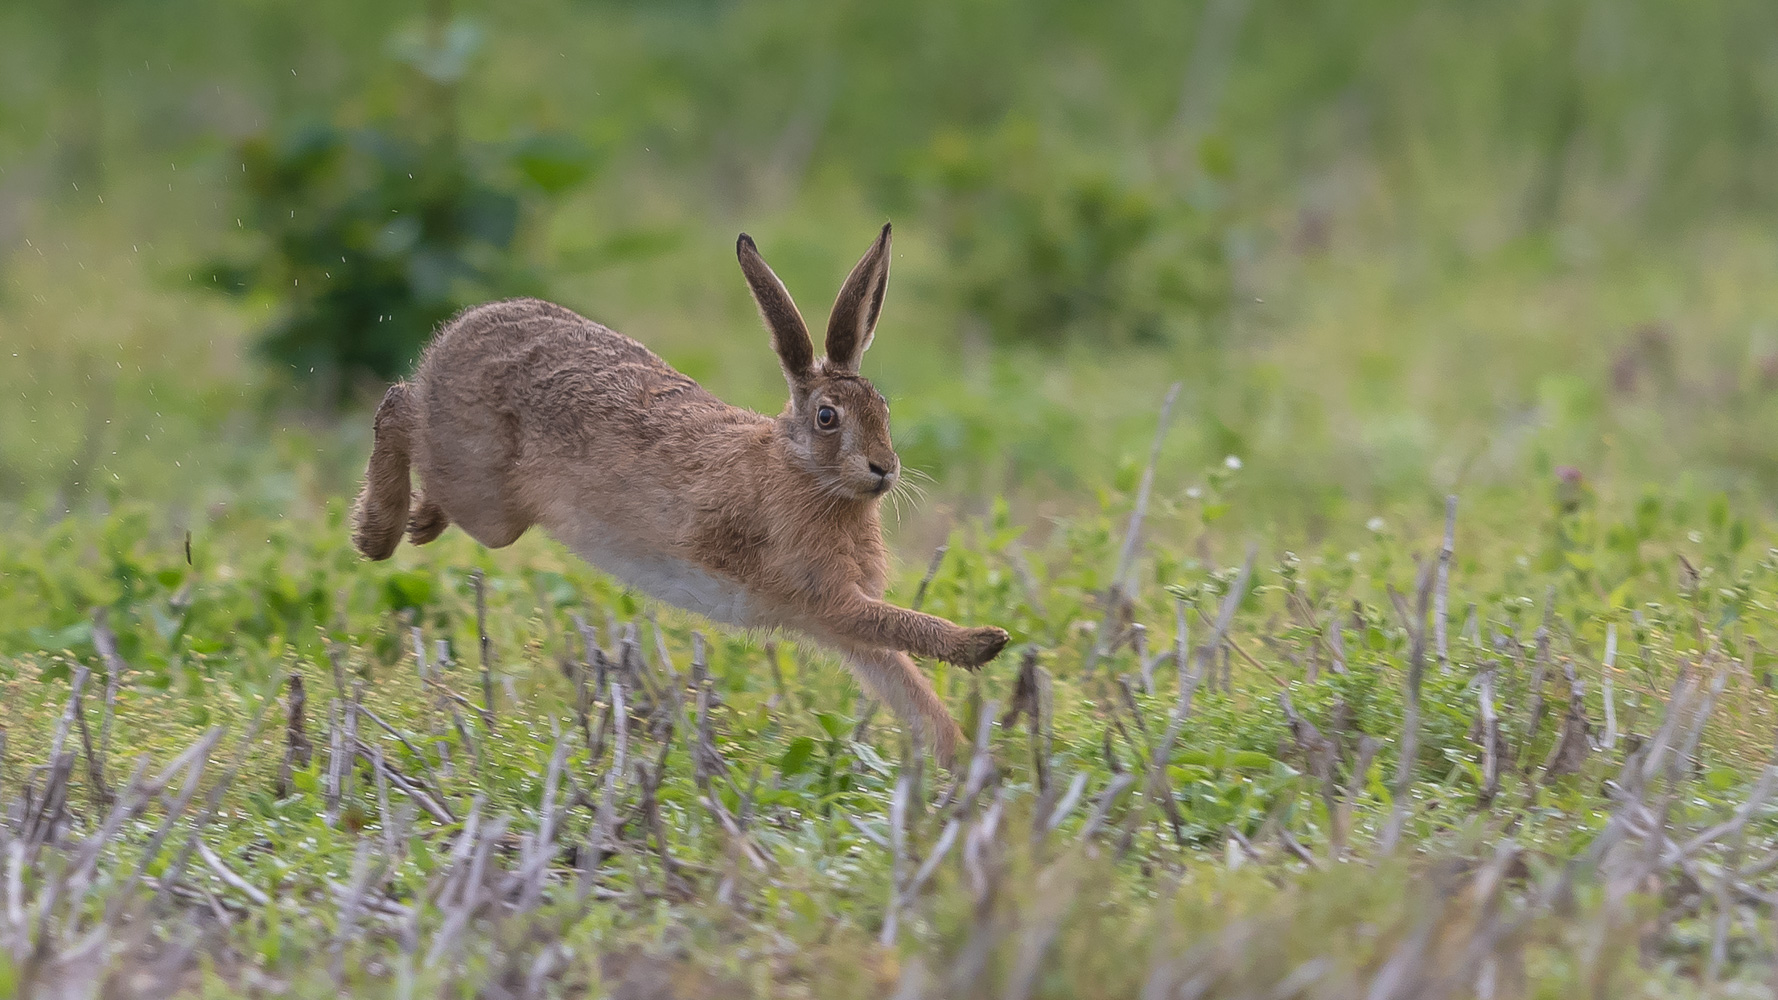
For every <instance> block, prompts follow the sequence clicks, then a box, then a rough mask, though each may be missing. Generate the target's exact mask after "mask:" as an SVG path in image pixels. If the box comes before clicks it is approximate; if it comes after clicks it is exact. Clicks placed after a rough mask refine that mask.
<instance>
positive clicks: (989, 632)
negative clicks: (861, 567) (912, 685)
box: [817, 594, 1008, 669]
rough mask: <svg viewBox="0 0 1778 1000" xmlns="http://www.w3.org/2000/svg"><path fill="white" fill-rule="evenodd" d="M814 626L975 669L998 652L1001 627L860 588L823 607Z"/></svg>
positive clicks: (1002, 639)
mask: <svg viewBox="0 0 1778 1000" xmlns="http://www.w3.org/2000/svg"><path fill="white" fill-rule="evenodd" d="M817 624H818V630H820V631H826V632H830V633H833V634H834V635H836V636H837V637H840V638H843V639H849V640H852V641H854V642H861V643H867V644H869V645H872V646H887V647H889V648H890V649H901V650H906V651H907V652H910V653H913V654H914V655H915V656H927V657H931V658H932V659H935V660H944V661H945V662H946V663H955V664H957V665H958V666H962V667H969V668H971V669H974V668H976V667H979V666H981V665H982V664H984V663H986V662H988V661H989V660H992V659H993V658H994V657H996V656H999V655H1000V651H1001V650H1002V649H1004V648H1005V647H1006V641H1007V638H1008V636H1007V634H1006V630H1005V629H1000V628H994V627H992V626H986V627H982V628H964V627H963V626H961V625H958V624H955V623H954V622H949V621H946V620H945V619H943V618H940V617H938V616H937V615H929V614H924V613H922V612H919V611H910V610H908V609H907V608H902V607H897V606H895V605H893V604H890V603H888V602H886V601H879V600H875V599H873V598H869V597H865V596H863V595H862V594H860V595H858V596H856V597H855V598H854V599H852V600H849V601H845V602H844V603H841V604H838V605H836V606H834V607H831V608H828V609H826V613H825V614H823V615H821V618H820V621H819V622H818V623H817Z"/></svg>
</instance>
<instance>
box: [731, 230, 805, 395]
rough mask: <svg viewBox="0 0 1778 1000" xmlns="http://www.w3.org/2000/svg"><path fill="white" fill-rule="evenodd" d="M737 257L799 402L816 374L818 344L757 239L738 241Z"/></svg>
mask: <svg viewBox="0 0 1778 1000" xmlns="http://www.w3.org/2000/svg"><path fill="white" fill-rule="evenodd" d="M735 256H736V257H738V258H739V259H740V261H741V273H742V274H744V275H746V276H747V287H748V288H750V289H752V290H753V301H754V303H755V304H757V305H758V306H759V315H760V317H761V318H763V319H764V320H765V321H766V329H768V330H770V331H771V332H772V350H774V351H777V352H778V363H779V364H780V365H782V366H783V367H784V380H785V381H786V382H789V383H790V395H791V398H792V399H793V400H795V399H798V398H800V397H801V396H802V392H803V389H804V388H805V387H806V386H807V385H808V383H809V379H810V378H811V377H812V376H813V375H814V374H815V342H814V341H812V340H810V339H809V328H808V327H807V326H806V325H804V324H803V317H802V314H801V313H799V312H797V311H796V303H795V302H792V301H791V300H790V293H789V292H788V291H785V289H784V282H782V281H779V280H778V276H777V275H776V274H773V273H772V269H771V268H769V267H767V266H766V262H765V260H764V259H763V258H761V257H760V255H759V247H757V246H754V244H753V237H751V236H748V235H747V234H746V233H742V234H741V238H740V239H738V240H736V241H735Z"/></svg>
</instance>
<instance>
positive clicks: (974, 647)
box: [952, 626, 1011, 670]
mask: <svg viewBox="0 0 1778 1000" xmlns="http://www.w3.org/2000/svg"><path fill="white" fill-rule="evenodd" d="M1010 638H1011V636H1009V635H1007V634H1006V629H1003V628H994V627H993V626H988V627H986V628H970V629H964V630H963V641H962V642H961V643H959V645H958V650H957V653H958V655H957V658H956V659H955V660H954V661H952V662H954V663H956V664H957V665H959V666H964V667H968V668H970V669H971V670H974V669H975V668H976V667H979V666H981V665H982V664H984V663H986V662H988V661H989V660H992V659H993V658H994V657H996V656H999V655H1000V651H1001V650H1002V649H1005V648H1006V641H1007V640H1008V639H1010Z"/></svg>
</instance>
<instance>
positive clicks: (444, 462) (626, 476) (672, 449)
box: [352, 226, 1007, 762]
mask: <svg viewBox="0 0 1778 1000" xmlns="http://www.w3.org/2000/svg"><path fill="white" fill-rule="evenodd" d="M735 252H736V254H737V256H738V257H739V258H740V261H741V272H742V274H744V275H745V276H746V278H747V284H748V285H749V286H750V287H751V288H752V290H753V298H754V301H755V302H756V303H757V304H758V306H759V311H760V314H761V315H762V316H763V317H764V318H765V324H766V326H767V327H768V328H769V329H770V331H771V335H772V348H773V349H774V350H775V351H776V352H777V354H778V360H779V362H780V363H781V365H782V366H783V369H784V378H785V380H786V381H787V382H789V384H790V402H789V403H788V404H787V405H786V406H785V408H784V412H782V413H780V414H779V415H778V416H776V417H768V416H765V415H763V414H759V413H754V412H751V411H749V410H743V409H740V408H738V407H734V406H730V405H728V404H727V403H724V402H723V401H722V400H720V399H717V398H716V397H715V396H712V395H711V394H710V393H708V392H706V391H705V390H704V389H703V387H702V386H700V385H698V384H697V383H696V382H694V381H692V380H691V379H689V378H687V377H685V376H684V375H681V374H680V373H679V372H677V371H674V370H673V369H672V368H671V367H669V366H668V365H667V363H666V362H664V361H662V360H661V359H660V358H658V357H656V356H655V355H654V354H653V353H651V352H650V351H649V350H648V349H647V348H645V347H643V346H642V345H641V344H639V343H637V342H636V341H634V340H631V339H629V338H628V337H625V336H622V335H621V334H618V333H615V332H613V331H611V330H608V329H606V328H605V327H603V326H600V325H599V324H597V323H594V322H592V321H590V320H587V319H585V318H583V317H581V316H579V315H577V314H575V313H574V312H571V311H570V310H568V309H564V308H562V307H561V306H558V305H552V304H551V303H548V302H542V301H538V300H536V299H514V300H510V301H505V302H494V303H490V304H487V305H482V306H476V307H474V308H471V309H468V310H466V311H464V312H463V313H462V314H460V315H458V316H457V317H456V318H455V319H453V320H451V321H450V322H449V323H448V324H446V325H445V326H444V327H443V328H442V329H441V330H440V331H439V333H438V335H437V336H436V337H434V338H433V340H432V342H431V344H429V345H428V346H427V348H426V350H425V352H424V354H423V355H422V357H421V359H420V364H419V367H418V369H417V371H416V372H415V373H414V376H413V378H412V380H410V381H408V382H403V383H399V384H397V385H395V386H394V387H393V388H391V389H390V390H389V392H388V395H386V396H384V397H383V402H382V404H381V405H380V406H378V407H377V414H376V438H375V446H374V447H373V449H372V451H371V456H370V466H369V468H368V469H367V470H366V472H365V481H364V489H363V491H362V492H361V493H360V494H359V496H358V500H357V503H356V505H355V508H354V511H353V533H352V544H353V545H354V546H356V547H357V549H358V551H359V552H361V553H363V554H364V555H366V556H368V557H370V558H371V559H387V558H388V557H389V556H390V554H392V553H393V552H394V551H395V547H396V545H398V544H399V543H400V541H401V536H402V534H403V532H404V531H405V532H406V534H407V536H408V538H409V539H410V540H411V541H413V542H414V543H415V544H419V545H423V544H425V543H427V542H430V541H432V540H433V539H434V538H437V537H438V535H439V533H440V532H442V531H444V529H445V528H446V527H447V526H448V525H450V524H452V523H456V524H457V525H459V526H460V527H462V528H463V530H464V531H466V532H468V533H469V535H470V536H471V537H472V538H474V539H475V540H477V541H479V542H481V543H482V544H483V545H486V546H489V547H490V548H500V547H502V546H505V545H510V544H512V543H513V542H514V541H515V540H517V539H518V537H519V536H520V535H522V534H524V532H525V529H527V528H529V527H531V526H532V525H534V524H537V525H542V526H543V528H544V530H546V531H548V532H549V533H550V534H551V535H553V536H554V537H555V538H557V539H558V540H560V541H561V542H562V543H564V544H565V545H567V546H568V547H569V548H571V549H573V550H574V551H575V552H576V553H577V554H579V555H580V556H581V557H582V558H584V559H586V560H587V561H589V562H591V563H593V564H594V565H596V566H598V567H599V568H601V569H602V570H604V571H606V572H608V573H610V574H612V575H613V576H615V577H617V578H619V579H621V580H623V581H624V582H625V583H627V584H629V585H630V586H633V587H635V588H637V589H638V590H641V591H643V592H645V593H647V594H649V595H651V596H653V597H655V598H657V599H659V600H662V601H665V602H667V603H669V604H674V605H677V606H679V607H682V608H685V609H687V610H689V611H694V612H697V613H698V614H701V615H703V616H705V617H707V618H710V619H713V620H715V621H718V622H723V623H726V624H729V625H736V626H741V627H743V628H768V629H771V628H787V629H793V630H795V631H798V632H801V633H803V634H805V635H807V636H809V637H810V638H812V639H814V640H815V641H817V642H819V643H821V644H823V645H825V646H828V647H831V648H832V649H833V650H835V651H836V652H838V653H839V654H840V655H841V656H842V657H843V658H844V659H845V661H846V663H847V664H848V665H849V666H850V667H851V669H852V670H853V671H854V672H855V673H856V674H857V675H858V677H859V679H860V680H861V681H863V683H864V684H865V686H866V687H867V688H869V689H870V690H871V691H872V692H873V693H874V694H875V695H876V696H877V697H879V698H881V699H882V700H883V701H885V702H887V703H888V704H889V706H890V707H891V708H893V709H894V710H895V712H896V713H897V714H898V715H899V716H900V717H901V719H902V720H903V721H904V723H906V724H907V725H909V726H910V727H912V728H914V729H916V730H917V731H921V732H923V733H924V735H925V737H926V738H927V739H928V740H930V741H931V742H932V743H933V745H934V751H935V753H936V755H937V756H938V757H939V759H940V760H942V761H945V762H949V761H951V760H952V759H953V758H954V755H955V752H956V747H957V741H958V739H959V737H960V733H959V731H958V729H957V723H956V722H955V721H954V720H953V719H952V718H951V716H950V714H949V713H948V712H947V711H946V710H945V706H944V703H943V702H941V701H940V700H939V698H938V696H937V694H936V693H934V691H933V689H932V685H931V684H930V683H928V682H927V680H926V678H925V676H924V675H923V674H921V673H920V671H919V670H918V669H917V668H916V667H915V666H914V663H913V661H912V660H911V659H910V658H909V657H908V655H907V654H908V653H913V654H916V655H919V656H927V657H932V658H935V659H940V660H945V661H948V662H951V663H956V664H960V665H962V666H965V667H970V668H974V667H978V666H980V665H981V664H983V663H986V662H988V661H989V660H992V659H993V658H994V657H995V656H997V655H998V654H999V653H1000V650H1001V648H1002V647H1004V646H1005V645H1006V641H1007V634H1006V632H1005V631H1003V630H1001V629H998V628H964V627H962V626H959V625H955V624H953V623H951V622H949V621H946V620H945V619H943V618H938V617H935V616H933V615H928V614H921V613H919V612H916V611H910V610H908V609H906V608H901V607H897V606H895V605H893V604H887V603H885V602H884V601H883V600H882V597H883V588H884V585H885V583H886V582H887V576H888V569H889V559H888V553H887V551H886V550H885V548H884V545H883V538H882V528H881V524H880V522H879V521H878V511H877V508H878V503H879V501H880V500H881V499H882V497H883V495H884V494H885V493H887V492H888V491H889V489H890V487H892V486H894V485H895V482H896V480H897V477H898V476H899V475H900V471H901V463H900V459H899V458H897V456H896V454H895V448H894V446H893V445H892V444H891V443H890V440H889V408H888V405H887V403H885V401H884V400H883V397H882V396H881V395H880V394H878V392H877V391H876V389H875V388H873V387H872V386H871V384H870V382H869V381H867V380H866V379H865V378H863V377H862V376H861V375H859V374H858V363H859V360H860V359H861V358H862V357H863V355H864V350H865V348H866V347H869V346H870V342H871V336H872V334H873V333H874V332H875V328H876V325H877V317H878V315H879V314H880V313H881V311H882V307H883V293H884V291H885V289H886V288H887V287H888V284H889V227H888V226H884V227H883V232H882V234H881V235H880V236H878V237H877V239H876V242H875V243H873V244H872V245H871V248H870V250H869V251H868V252H867V253H865V255H864V258H863V259H862V260H860V261H859V262H858V266H857V267H856V268H854V269H853V270H852V273H851V275H850V276H849V277H847V279H846V282H845V285H844V286H842V287H841V289H840V294H839V298H838V299H837V300H836V301H835V302H834V306H833V313H832V315H831V316H830V317H829V319H828V323H827V356H826V357H824V358H819V359H818V358H816V357H815V347H814V343H813V341H811V340H810V338H809V331H808V328H807V327H806V326H805V325H804V324H803V319H802V316H801V315H800V314H799V313H798V312H797V308H796V305H795V303H793V302H792V301H791V299H790V293H789V292H787V291H786V290H785V288H784V285H783V284H782V283H781V282H780V281H779V280H778V277H777V275H775V274H773V273H772V269H771V268H770V267H767V266H766V263H765V261H764V260H763V259H761V258H760V255H759V250H758V248H756V247H755V246H754V244H753V240H752V239H750V238H749V237H748V236H747V235H746V234H745V233H743V234H742V235H741V237H740V239H739V240H738V241H737V243H736V247H735ZM410 468H415V469H417V470H418V471H419V474H420V483H421V488H420V489H419V490H418V491H416V492H414V493H413V494H412V500H411V501H410V490H411V486H410V483H409V470H410ZM410 505H411V507H412V511H411V514H410Z"/></svg>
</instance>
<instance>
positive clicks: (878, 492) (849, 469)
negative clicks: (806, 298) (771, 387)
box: [735, 226, 901, 500]
mask: <svg viewBox="0 0 1778 1000" xmlns="http://www.w3.org/2000/svg"><path fill="white" fill-rule="evenodd" d="M735 253H736V255H737V256H739V257H740V259H741V271H742V273H743V274H745V275H746V276H747V284H748V286H749V287H751V288H752V289H753V300H754V302H756V303H758V304H759V312H760V315H761V316H763V317H765V321H766V327H767V328H768V329H770V330H771V332H772V349H773V350H775V351H777V352H778V361H779V363H780V364H781V365H782V366H783V368H784V379H785V381H787V382H788V383H790V404H789V406H787V407H785V410H784V413H783V415H782V416H780V417H779V418H778V426H779V433H780V434H781V435H782V436H783V437H784V439H785V443H786V444H787V445H788V448H789V452H790V454H791V456H792V459H793V460H794V461H797V462H799V463H801V464H802V466H803V469H804V471H806V472H808V473H809V475H810V476H812V477H814V479H815V481H816V482H818V483H820V484H821V485H822V486H823V487H824V488H825V489H826V490H827V491H829V492H830V493H833V494H835V495H838V496H843V497H849V498H851V499H855V500H868V499H874V498H877V497H880V496H882V495H883V494H885V493H887V492H889V490H890V488H891V487H893V486H894V485H895V483H896V480H897V478H898V477H899V476H900V475H901V460H900V459H899V458H897V457H896V454H895V445H894V444H893V443H891V442H890V440H889V404H888V403H887V402H885V401H884V399H883V396H882V394H881V393H879V392H877V390H876V387H874V386H872V385H871V384H870V381H869V380H867V379H866V378H864V376H862V375H860V374H858V362H859V361H860V359H862V358H863V357H864V349H865V348H866V347H869V346H870V341H871V335H872V334H873V333H874V332H875V331H876V327H877V317H878V315H880V314H881V313H882V311H883V292H884V291H885V290H887V289H888V287H889V227H888V226H884V227H883V232H882V235H880V236H878V237H877V241H876V242H875V243H873V244H871V248H870V250H869V251H867V252H866V253H865V255H864V259H862V260H860V261H859V262H858V266H857V267H855V268H853V269H852V274H851V275H850V276H849V277H847V278H846V283H845V284H844V285H843V286H841V288H840V295H839V298H838V299H836V300H835V301H834V304H833V314H832V315H831V316H830V317H829V318H828V321H827V356H826V357H823V358H820V359H817V358H816V357H815V343H814V341H812V340H811V339H809V328H808V327H807V326H805V325H804V324H803V317H802V314H801V313H799V312H797V309H796V303H794V302H792V301H791V299H790V293H789V292H787V291H785V290H784V283H783V282H781V281H779V280H778V276H777V275H776V274H773V273H772V269H771V268H769V267H767V266H766V262H765V261H764V260H762V259H761V258H760V256H759V248H758V247H756V246H754V245H753V240H752V238H751V237H749V236H748V235H747V234H746V233H742V234H741V238H740V240H739V241H737V242H736V245H735Z"/></svg>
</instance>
